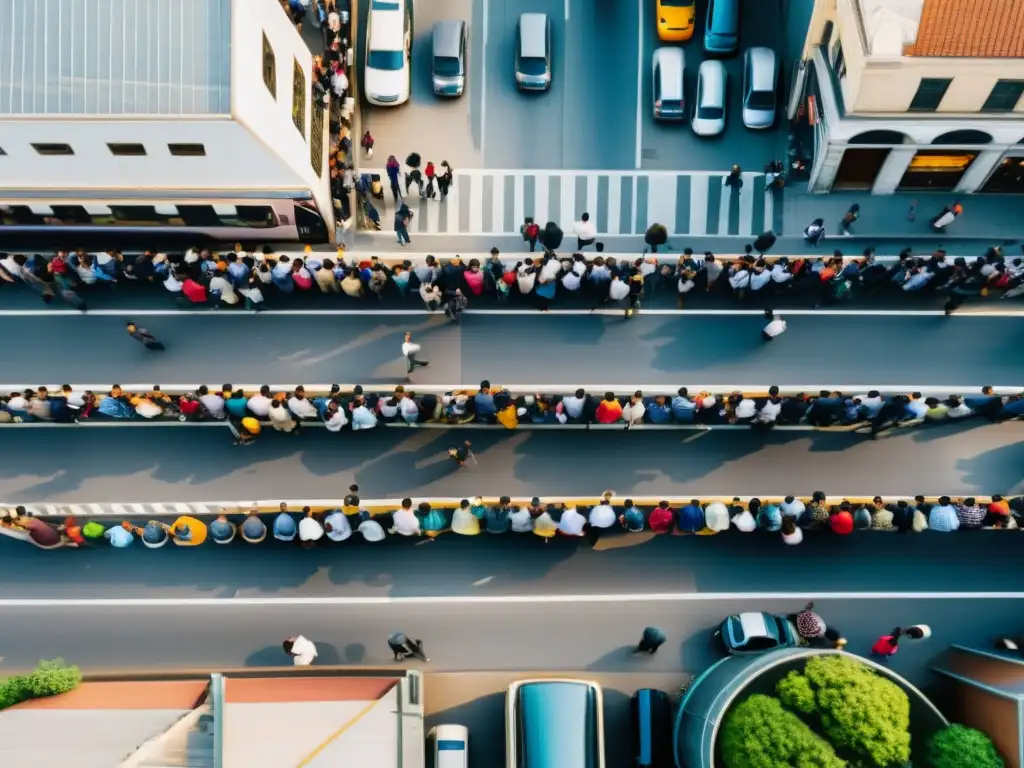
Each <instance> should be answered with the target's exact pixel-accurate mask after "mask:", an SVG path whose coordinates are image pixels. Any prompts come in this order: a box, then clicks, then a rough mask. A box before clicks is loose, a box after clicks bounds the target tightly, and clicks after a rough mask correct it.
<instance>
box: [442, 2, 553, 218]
mask: <svg viewBox="0 0 1024 768" xmlns="http://www.w3.org/2000/svg"><path fill="white" fill-rule="evenodd" d="M566 2H568V0H566ZM489 4H490V0H484V31H483V35H484V40H483V47H482V49H481V52H480V55H481V56H482V57H483V62H481V64H480V157H481V158H483V159H486V157H485V155H484V148H485V146H486V143H487V10H488V6H489ZM456 202H457V201H456ZM456 210H458V208H457V207H456ZM449 221H450V219H449ZM457 229H458V227H457V226H456V227H455V228H453V229H450V230H449V231H451V232H454V231H455V230H457Z"/></svg>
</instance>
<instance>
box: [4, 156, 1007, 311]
mask: <svg viewBox="0 0 1024 768" xmlns="http://www.w3.org/2000/svg"><path fill="white" fill-rule="evenodd" d="M338 151H340V152H344V150H341V149H339V150H338ZM331 162H332V163H335V159H334V158H332V161H331ZM339 162H341V161H339ZM335 170H336V171H337V172H338V174H339V175H338V178H339V184H341V185H342V186H344V185H345V184H348V183H349V181H350V179H348V176H350V175H351V170H350V169H344V168H335ZM339 195H340V198H339V199H341V200H346V201H347V200H348V194H347V192H345V191H344V189H339ZM346 205H347V203H346ZM580 243H583V245H582V248H583V249H585V248H588V247H590V246H591V245H593V247H594V251H592V252H583V251H582V250H581V249H578V250H577V251H576V252H575V253H572V254H558V253H555V252H554V251H550V250H543V251H542V252H537V253H533V254H532V255H523V256H522V257H520V256H519V255H516V256H514V257H510V256H508V255H507V254H502V253H500V252H499V251H498V249H496V248H494V249H492V250H491V253H490V255H489V256H488V257H487V258H485V259H483V260H481V259H477V258H471V259H469V260H468V261H463V260H462V259H461V258H459V257H453V258H446V259H438V258H435V257H433V256H428V257H426V258H425V259H424V260H422V261H419V260H417V262H415V263H414V262H413V261H411V260H408V259H406V260H401V261H395V260H393V261H392V263H388V262H386V261H385V260H383V259H381V258H379V257H377V256H369V257H359V256H347V255H346V254H345V253H344V251H341V250H339V251H338V253H337V254H336V255H335V254H331V255H325V254H323V253H320V252H313V251H312V250H310V249H308V248H307V249H306V252H305V253H303V254H302V255H301V256H295V255H294V254H293V255H291V256H289V255H286V254H281V253H277V252H275V251H274V250H273V249H271V248H269V247H266V248H263V249H262V250H261V251H250V250H245V249H244V248H243V247H242V245H241V244H236V245H235V250H232V251H228V252H225V253H214V252H213V251H211V250H209V249H202V248H192V249H189V250H187V251H185V252H184V253H157V252H154V251H147V252H146V253H143V254H138V255H135V254H133V255H128V256H125V255H124V254H121V253H118V252H109V253H101V254H93V253H87V252H85V251H84V250H79V251H76V252H74V253H70V252H65V251H59V252H56V253H54V254H52V255H49V256H42V255H28V254H0V283H3V282H7V283H18V282H21V283H24V284H26V285H28V286H29V287H30V288H32V289H33V290H35V291H36V292H37V293H39V295H40V296H41V297H42V299H43V301H45V302H47V303H50V302H52V301H53V299H54V297H55V296H59V297H60V298H61V299H62V300H63V301H64V302H65V303H67V304H69V305H71V306H74V307H76V308H78V309H81V310H83V311H84V310H85V309H86V302H87V299H88V295H89V293H90V292H95V291H97V290H110V289H112V288H114V287H117V286H123V285H125V284H134V285H139V286H145V285H149V286H152V287H154V288H159V287H162V288H163V290H164V291H166V292H167V293H168V294H170V297H171V298H173V299H174V300H175V301H176V302H177V304H178V305H179V306H181V307H182V308H196V307H210V308H217V309H241V308H245V309H248V310H253V311H258V310H261V309H264V308H265V307H266V305H267V303H268V302H270V303H273V304H275V305H280V304H283V303H285V302H286V301H288V300H291V299H294V298H295V297H297V296H303V295H307V296H312V295H315V294H327V295H334V296H338V297H340V296H342V295H343V296H345V297H347V298H349V299H356V300H368V299H370V300H376V301H383V300H385V299H388V300H393V301H399V302H403V301H417V300H419V301H422V303H423V305H424V306H425V307H426V308H427V309H428V310H430V311H435V310H438V309H441V308H444V307H447V306H448V305H449V304H450V303H451V302H452V301H453V300H456V299H457V300H458V301H459V302H460V303H462V304H463V305H464V306H467V307H472V306H473V305H474V303H476V302H479V303H480V304H481V305H485V304H493V303H494V302H507V301H510V300H514V301H516V302H524V301H525V302H527V303H529V304H531V305H533V306H535V307H537V308H538V309H540V310H546V309H548V308H550V307H551V306H552V305H553V304H554V303H555V302H556V301H563V302H567V303H571V302H573V301H575V303H577V304H579V303H583V304H584V306H588V305H589V306H591V307H593V308H597V307H601V306H609V305H617V306H623V307H625V308H626V311H627V314H630V313H632V312H635V311H636V310H638V309H639V308H640V303H641V300H642V299H644V298H646V297H650V296H651V295H652V294H654V293H660V294H672V293H674V294H675V295H677V296H678V301H677V305H678V306H679V307H680V308H683V307H685V306H686V304H687V301H688V300H689V298H690V297H692V296H699V295H711V296H716V297H733V298H734V299H735V300H736V301H739V302H743V303H747V304H751V305H754V306H765V307H772V306H774V305H776V304H778V303H779V300H780V298H781V297H782V296H784V295H786V294H787V293H789V292H790V291H792V290H794V289H797V290H799V291H800V292H802V293H804V294H807V295H808V296H809V301H812V302H814V303H815V305H816V306H819V305H830V304H835V303H838V302H843V301H845V300H847V299H849V298H850V297H852V296H854V295H861V296H874V295H876V294H879V293H881V292H885V291H888V292H896V293H900V294H910V293H914V294H921V295H939V296H942V297H944V298H945V299H946V304H945V307H946V311H947V312H948V313H950V312H953V311H955V310H956V309H957V308H958V307H960V306H961V305H962V304H963V303H964V302H965V301H967V300H968V299H970V298H972V297H982V296H1000V297H1002V298H1010V299H1012V298H1017V297H1020V296H1024V259H1021V258H1013V259H1010V258H1007V257H1006V256H1005V255H1004V254H1003V253H1002V251H1000V250H999V249H989V250H988V252H986V253H985V254H984V255H983V256H979V257H978V258H976V259H972V260H967V259H964V258H963V257H956V258H950V257H948V256H947V255H946V254H945V253H944V252H942V251H936V252H935V253H933V254H932V255H931V256H928V257H924V258H922V257H918V256H915V255H913V254H912V253H911V252H910V249H905V250H904V251H903V252H902V253H901V254H900V255H899V258H898V259H897V260H896V261H895V262H892V263H888V262H885V263H883V262H880V261H877V260H876V258H875V254H874V252H873V250H871V249H869V250H868V251H867V252H865V254H864V255H863V256H861V257H859V258H847V257H845V256H844V255H843V254H842V253H841V252H839V251H836V252H835V253H834V254H833V255H832V256H825V257H807V258H803V257H801V258H787V257H784V256H783V257H779V258H777V259H770V258H766V257H764V256H760V255H757V254H755V253H752V252H749V249H750V246H748V252H747V253H744V254H742V255H739V256H715V255H714V254H712V253H705V254H704V255H703V256H698V255H696V254H694V253H693V252H692V251H691V250H690V249H685V250H684V251H683V253H682V254H681V255H680V256H679V257H678V259H677V260H676V261H675V263H670V262H666V261H664V260H660V259H659V258H657V257H655V256H652V255H650V254H646V255H643V256H641V257H638V258H629V259H617V258H616V257H614V256H611V255H609V256H605V255H604V254H603V250H602V249H601V244H600V243H593V244H591V243H590V241H588V240H582V239H580V238H579V237H578V239H577V246H578V248H579V244H580Z"/></svg>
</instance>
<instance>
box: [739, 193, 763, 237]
mask: <svg viewBox="0 0 1024 768" xmlns="http://www.w3.org/2000/svg"><path fill="white" fill-rule="evenodd" d="M747 184H749V185H750V186H751V187H757V185H755V184H754V180H753V179H749V180H748V181H747V183H746V184H744V185H743V186H744V187H746V186H747ZM741 192H742V190H741ZM751 193H752V194H748V195H744V194H740V234H741V235H752V234H754V195H757V194H761V195H763V194H764V192H760V191H759V190H758V189H752V190H751Z"/></svg>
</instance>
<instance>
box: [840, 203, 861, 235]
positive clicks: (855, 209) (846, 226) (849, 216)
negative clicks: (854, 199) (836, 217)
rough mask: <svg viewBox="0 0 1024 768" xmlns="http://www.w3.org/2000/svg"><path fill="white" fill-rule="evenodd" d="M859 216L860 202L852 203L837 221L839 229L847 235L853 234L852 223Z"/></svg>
mask: <svg viewBox="0 0 1024 768" xmlns="http://www.w3.org/2000/svg"><path fill="white" fill-rule="evenodd" d="M859 218H860V204H859V203H854V204H853V205H851V206H850V208H849V210H847V211H846V213H844V214H843V218H842V219H841V220H840V221H839V231H840V232H842V233H843V234H844V235H846V236H847V237H850V236H851V235H853V223H854V222H855V221H857V219H859Z"/></svg>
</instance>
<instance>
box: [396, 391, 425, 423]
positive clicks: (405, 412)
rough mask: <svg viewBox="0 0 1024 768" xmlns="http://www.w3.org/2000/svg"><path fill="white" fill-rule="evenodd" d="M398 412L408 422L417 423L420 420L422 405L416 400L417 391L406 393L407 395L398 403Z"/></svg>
mask: <svg viewBox="0 0 1024 768" xmlns="http://www.w3.org/2000/svg"><path fill="white" fill-rule="evenodd" d="M398 412H399V413H400V414H401V416H402V420H403V421H404V422H405V423H406V424H415V423H416V422H417V421H419V420H420V406H419V403H417V402H416V393H415V392H406V393H405V397H403V398H402V400H401V402H400V403H399V404H398Z"/></svg>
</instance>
